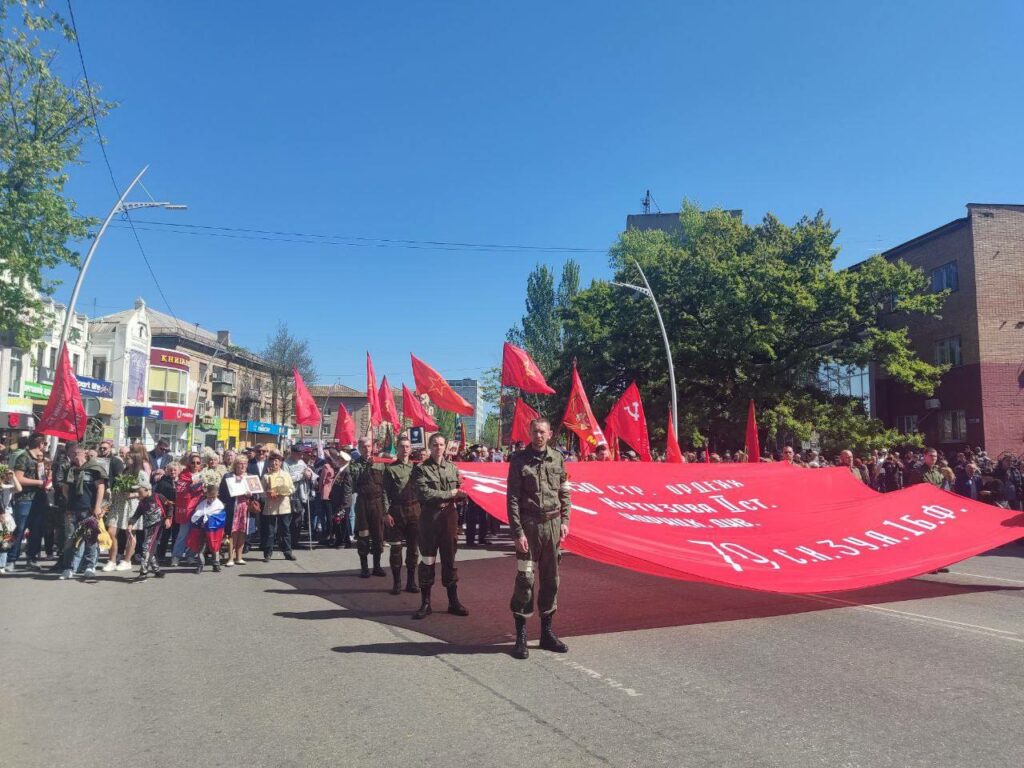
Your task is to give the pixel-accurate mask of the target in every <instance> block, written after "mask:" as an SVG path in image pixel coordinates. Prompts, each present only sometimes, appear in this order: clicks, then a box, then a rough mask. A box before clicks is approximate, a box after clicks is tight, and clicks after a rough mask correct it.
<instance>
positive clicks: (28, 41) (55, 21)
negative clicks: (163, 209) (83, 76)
mask: <svg viewBox="0 0 1024 768" xmlns="http://www.w3.org/2000/svg"><path fill="white" fill-rule="evenodd" d="M0 28H2V36H0V333H2V334H3V335H4V336H6V337H8V338H9V339H11V340H12V341H13V342H14V344H15V345H17V346H18V347H21V348H23V349H24V348H28V346H29V345H30V344H31V342H32V341H33V340H34V339H37V338H38V337H39V336H40V335H41V334H42V333H43V331H44V330H45V328H46V326H47V325H48V324H49V322H50V321H49V319H48V318H47V317H46V315H45V314H44V313H43V311H42V306H43V305H42V303H41V302H40V300H39V297H40V296H47V295H51V294H52V293H53V292H54V290H55V289H56V287H57V285H58V283H57V281H55V280H52V279H48V278H47V277H46V272H47V270H51V269H53V268H55V267H57V266H59V265H61V264H71V265H77V264H78V259H79V253H78V251H76V250H74V249H73V248H72V247H71V244H72V243H73V242H74V241H76V240H81V239H83V238H85V237H87V235H88V233H89V231H88V230H89V227H90V226H94V225H95V224H96V221H95V220H94V219H91V218H88V217H84V216H79V215H78V214H77V213H76V205H75V201H74V200H72V199H71V198H70V197H68V196H67V195H65V193H64V188H65V186H66V184H67V182H68V169H69V168H70V167H71V166H73V165H76V164H79V163H80V162H81V160H80V155H81V151H82V145H83V144H84V143H85V142H86V141H87V140H88V139H89V138H90V136H91V135H92V130H93V129H94V127H95V122H94V120H95V118H96V117H97V116H99V117H102V116H104V115H106V114H107V112H108V111H109V110H110V109H111V108H112V107H113V106H114V105H113V103H111V102H108V101H103V100H101V99H100V98H99V96H98V94H97V90H96V89H95V88H93V89H92V90H90V89H89V88H88V87H87V86H86V84H85V83H84V82H83V83H65V82H64V81H63V80H61V78H60V77H58V76H57V74H56V73H55V70H54V66H53V65H54V63H55V61H56V59H57V57H58V55H59V54H60V52H61V47H60V46H65V45H66V44H67V43H68V42H70V41H73V40H74V33H73V31H72V30H71V29H70V27H69V26H68V25H67V24H66V23H65V21H64V19H63V18H62V17H61V16H60V15H59V14H57V13H52V12H50V11H48V10H47V8H46V5H45V3H44V2H42V0H0Z"/></svg>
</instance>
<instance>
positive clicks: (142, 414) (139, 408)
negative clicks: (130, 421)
mask: <svg viewBox="0 0 1024 768" xmlns="http://www.w3.org/2000/svg"><path fill="white" fill-rule="evenodd" d="M124 415H125V416H130V417H132V418H136V419H159V418H160V411H158V410H157V409H156V408H147V407H146V406H144V405H126V406H125V407H124Z"/></svg>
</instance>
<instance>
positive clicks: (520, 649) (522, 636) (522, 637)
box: [512, 616, 530, 659]
mask: <svg viewBox="0 0 1024 768" xmlns="http://www.w3.org/2000/svg"><path fill="white" fill-rule="evenodd" d="M515 618H516V644H515V645H513V646H512V658H514V659H528V658H530V649H529V648H527V647H526V619H524V618H523V617H522V616H516V617H515Z"/></svg>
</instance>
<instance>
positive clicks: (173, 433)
mask: <svg viewBox="0 0 1024 768" xmlns="http://www.w3.org/2000/svg"><path fill="white" fill-rule="evenodd" d="M153 426H154V430H153V432H154V435H153V436H154V441H153V442H154V444H155V443H156V441H158V440H161V439H163V440H166V441H167V444H168V445H169V446H170V447H171V453H173V454H175V455H176V456H180V455H181V454H183V453H184V452H185V448H186V446H185V430H186V429H187V428H188V425H187V424H181V423H178V422H174V421H155V422H153Z"/></svg>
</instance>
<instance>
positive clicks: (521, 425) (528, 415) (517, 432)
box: [510, 397, 540, 443]
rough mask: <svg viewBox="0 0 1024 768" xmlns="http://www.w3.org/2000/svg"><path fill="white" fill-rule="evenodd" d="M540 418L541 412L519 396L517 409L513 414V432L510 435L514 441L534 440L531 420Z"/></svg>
mask: <svg viewBox="0 0 1024 768" xmlns="http://www.w3.org/2000/svg"><path fill="white" fill-rule="evenodd" d="M539 418H540V414H539V413H537V412H536V411H535V410H533V408H531V407H530V406H528V405H527V404H526V403H524V402H523V401H522V399H520V398H518V397H517V398H516V409H515V411H514V412H513V414H512V434H511V437H510V439H511V440H512V442H513V443H515V442H522V443H530V442H532V441H533V435H531V434H530V422H531V421H533V420H534V419H539Z"/></svg>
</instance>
